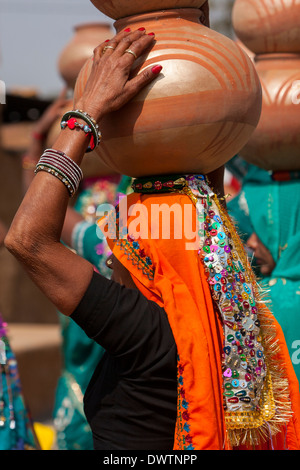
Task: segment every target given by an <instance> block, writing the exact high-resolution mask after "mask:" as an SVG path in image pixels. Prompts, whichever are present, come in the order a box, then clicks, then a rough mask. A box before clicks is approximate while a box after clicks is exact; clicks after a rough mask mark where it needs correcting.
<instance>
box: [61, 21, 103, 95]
mask: <svg viewBox="0 0 300 470" xmlns="http://www.w3.org/2000/svg"><path fill="white" fill-rule="evenodd" d="M111 36H112V28H111V26H110V25H109V24H106V23H86V24H80V25H77V26H75V28H74V35H73V37H72V38H71V40H70V41H69V43H68V44H67V45H66V46H65V48H64V49H63V50H62V52H61V54H60V56H59V58H58V70H59V73H60V75H61V76H62V78H63V79H64V81H65V82H66V84H67V86H68V87H69V88H72V89H73V88H74V86H75V82H76V79H77V75H78V73H79V72H80V69H81V67H82V66H83V64H84V63H85V61H86V60H87V59H88V58H89V57H91V56H92V55H93V50H94V49H95V47H97V46H98V45H99V44H101V42H103V41H105V40H106V39H109V38H110V37H111Z"/></svg>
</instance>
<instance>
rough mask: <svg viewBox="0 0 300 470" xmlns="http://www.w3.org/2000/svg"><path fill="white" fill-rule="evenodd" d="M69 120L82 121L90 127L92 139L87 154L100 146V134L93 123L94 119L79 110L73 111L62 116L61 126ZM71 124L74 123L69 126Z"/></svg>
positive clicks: (94, 122)
mask: <svg viewBox="0 0 300 470" xmlns="http://www.w3.org/2000/svg"><path fill="white" fill-rule="evenodd" d="M70 118H79V119H82V120H83V121H84V122H85V123H86V124H87V125H88V126H89V127H90V129H91V132H92V136H93V139H92V138H91V142H90V143H91V144H92V145H90V147H89V148H88V149H87V152H88V151H91V150H93V149H94V148H95V147H97V146H98V145H99V144H100V141H101V138H102V135H101V132H100V130H99V126H98V124H97V122H96V121H95V119H93V118H92V117H91V116H90V115H89V114H88V113H86V112H84V111H82V110H80V109H75V110H73V111H67V112H66V113H65V114H64V115H63V117H62V119H61V124H62V123H65V122H68V121H69V120H70ZM73 123H74V121H72V124H71V126H72V125H73ZM63 125H65V124H63Z"/></svg>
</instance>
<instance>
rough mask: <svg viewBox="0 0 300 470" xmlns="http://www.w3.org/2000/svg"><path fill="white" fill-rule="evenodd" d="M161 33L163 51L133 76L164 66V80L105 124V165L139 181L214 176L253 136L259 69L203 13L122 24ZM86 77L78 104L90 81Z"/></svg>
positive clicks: (84, 74) (139, 63)
mask: <svg viewBox="0 0 300 470" xmlns="http://www.w3.org/2000/svg"><path fill="white" fill-rule="evenodd" d="M129 26H130V27H131V28H132V29H137V28H138V27H140V26H144V27H145V28H146V30H147V31H149V32H150V31H154V32H155V35H156V44H155V46H154V47H153V49H152V50H151V51H150V52H149V53H148V54H147V55H145V56H144V57H141V58H139V59H138V60H136V61H135V64H134V69H133V72H134V73H138V72H139V71H140V70H141V69H143V68H144V67H148V66H151V65H155V64H161V65H162V66H163V70H162V72H161V74H160V75H159V76H158V78H157V79H156V80H155V81H154V82H152V83H151V84H150V85H149V86H147V87H146V88H145V89H144V90H143V91H142V92H141V93H139V94H138V95H137V96H136V97H135V98H134V99H133V100H131V101H130V102H129V103H128V104H127V105H126V106H124V107H123V108H122V109H121V110H119V111H118V112H115V113H113V114H111V115H107V116H106V117H105V118H104V119H103V120H102V122H101V132H102V142H101V144H100V146H99V147H98V150H97V151H98V154H99V155H100V157H101V158H102V159H103V160H104V161H105V163H107V164H108V165H110V166H111V167H112V168H113V169H114V170H116V171H118V172H120V173H122V174H126V175H129V176H133V177H138V176H144V175H149V174H166V173H181V172H185V173H209V172H211V171H213V170H215V169H217V168H219V167H220V166H221V165H223V164H224V163H225V162H226V161H228V160H229V159H230V158H231V157H232V156H234V155H235V154H236V153H237V152H238V151H239V150H240V149H241V148H242V147H243V146H244V145H245V144H246V142H247V141H248V139H249V137H250V136H251V134H252V132H253V131H254V129H255V127H256V125H257V123H258V120H259V116H260V110H261V86H260V82H259V79H258V76H257V73H256V70H255V67H254V65H253V63H252V61H251V60H250V59H249V57H248V55H247V54H246V53H245V52H244V51H243V50H242V49H241V48H239V47H238V46H237V45H236V44H235V43H234V42H233V41H231V40H230V39H228V38H227V37H225V36H222V35H220V34H219V33H216V32H215V31H212V30H210V29H208V28H206V27H205V26H203V25H201V24H200V22H199V11H198V10H196V9H180V10H169V11H167V12H160V13H151V14H145V15H136V16H132V17H130V18H126V19H123V20H119V21H117V22H116V23H115V27H116V29H117V31H118V30H120V29H123V28H124V27H129ZM90 67H91V63H90V62H88V63H87V64H86V65H85V66H84V67H83V69H82V70H81V72H80V74H79V77H78V80H77V84H76V87H75V97H78V96H80V95H81V94H82V92H83V88H84V86H85V83H86V81H87V78H88V76H89V73H90Z"/></svg>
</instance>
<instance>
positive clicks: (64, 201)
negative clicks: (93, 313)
mask: <svg viewBox="0 0 300 470" xmlns="http://www.w3.org/2000/svg"><path fill="white" fill-rule="evenodd" d="M153 41H154V35H153V34H151V35H150V34H149V35H148V34H147V33H146V32H145V31H140V30H139V31H135V32H128V31H124V32H121V33H119V34H117V35H116V36H115V37H114V38H113V39H112V40H111V41H110V42H109V43H104V44H102V45H100V46H99V47H98V48H96V49H95V51H94V61H93V67H92V72H91V75H90V77H89V80H88V82H87V85H86V88H85V91H84V93H83V95H82V97H81V98H80V99H79V101H78V102H77V103H76V104H75V109H82V110H84V111H85V112H87V113H88V114H90V115H91V116H93V117H94V119H95V120H96V121H97V122H98V123H99V125H100V128H101V119H102V117H103V116H104V115H105V114H107V113H109V112H112V111H115V110H117V109H119V108H120V107H122V106H123V105H124V104H125V103H126V102H128V101H129V100H130V99H131V98H132V97H133V96H135V94H136V93H138V92H139V91H140V90H141V89H142V88H143V87H144V86H145V85H146V84H148V83H150V82H151V81H152V80H153V79H154V78H155V77H156V76H157V73H158V72H159V68H152V69H149V68H148V69H145V70H144V71H143V72H141V73H140V74H139V75H138V76H136V77H134V78H132V79H129V75H130V69H131V66H132V64H133V62H134V56H133V55H132V54H128V53H126V49H128V48H130V49H132V50H133V51H134V52H135V53H136V55H137V56H140V55H141V54H142V53H143V52H144V51H145V49H146V48H148V47H151V45H152V44H153ZM105 45H106V46H107V45H110V46H112V47H113V48H114V49H111V48H109V49H107V50H106V51H105V53H104V54H103V49H104V46H105ZM100 145H101V143H100ZM86 147H87V138H86V135H85V133H84V132H83V131H82V130H81V129H78V128H76V129H74V130H70V129H69V128H66V129H64V130H63V131H62V132H61V133H60V135H59V136H58V138H57V140H56V142H55V144H54V145H53V148H54V149H57V150H60V151H62V152H64V153H65V154H66V155H68V157H70V158H71V159H72V160H73V161H74V162H76V163H77V164H78V165H80V163H81V161H82V158H83V156H84V154H85V152H86ZM68 202H69V194H68V192H67V190H66V187H65V186H64V185H63V184H62V183H61V181H59V180H58V179H57V178H55V177H54V176H52V175H51V174H48V173H47V172H44V171H41V172H39V173H37V174H36V176H35V178H34V180H33V181H32V183H31V185H30V187H29V189H28V191H27V193H26V195H25V197H24V200H23V201H22V203H21V205H20V207H19V209H18V211H17V213H16V215H15V217H14V220H13V222H12V225H11V227H10V229H9V232H8V234H7V236H6V238H5V245H6V247H7V248H8V250H9V251H10V252H11V253H12V254H13V255H14V256H15V257H16V258H17V259H18V260H19V261H20V262H21V263H22V265H23V266H24V268H25V269H26V271H27V272H28V274H29V275H30V277H31V278H32V279H33V281H34V282H35V283H36V284H37V285H38V286H39V288H40V289H41V290H42V291H43V292H44V293H45V294H46V296H47V297H48V298H49V299H50V300H51V301H52V302H53V303H54V305H55V306H56V307H57V308H58V309H59V310H60V311H61V312H62V313H64V314H66V315H70V314H71V313H72V312H73V311H74V309H75V308H76V306H77V305H78V303H79V301H80V300H81V298H82V297H83V295H84V293H85V291H86V289H87V287H88V285H89V283H90V280H91V277H92V274H93V266H92V265H91V264H90V263H89V262H87V261H86V260H84V259H83V258H81V257H79V256H77V255H76V254H74V253H73V252H72V251H71V250H69V249H68V248H66V247H65V246H64V245H62V244H61V243H60V238H61V233H62V228H63V224H64V220H65V214H66V210H67V207H68Z"/></svg>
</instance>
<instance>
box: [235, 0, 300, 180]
mask: <svg viewBox="0 0 300 470" xmlns="http://www.w3.org/2000/svg"><path fill="white" fill-rule="evenodd" d="M232 20H233V27H234V30H235V32H236V35H237V36H238V38H239V39H240V40H241V41H242V42H243V43H244V44H245V46H246V47H247V48H248V49H250V51H252V52H253V53H254V59H253V60H254V64H255V67H256V70H257V72H258V75H259V78H260V81H261V84H262V90H263V104H262V113H261V118H260V121H259V124H258V126H257V128H256V130H255V132H254V133H253V134H252V136H251V138H250V139H249V141H248V143H247V145H246V146H245V147H244V148H243V149H242V150H241V152H240V156H241V157H243V158H244V159H245V160H247V161H249V162H250V163H253V164H255V165H257V166H259V167H261V168H264V169H266V170H269V171H280V170H289V171H290V170H299V169H300V102H299V101H300V100H299V97H300V0H236V2H235V4H234V7H233V14H232Z"/></svg>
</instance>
